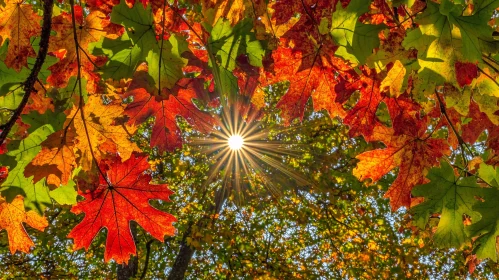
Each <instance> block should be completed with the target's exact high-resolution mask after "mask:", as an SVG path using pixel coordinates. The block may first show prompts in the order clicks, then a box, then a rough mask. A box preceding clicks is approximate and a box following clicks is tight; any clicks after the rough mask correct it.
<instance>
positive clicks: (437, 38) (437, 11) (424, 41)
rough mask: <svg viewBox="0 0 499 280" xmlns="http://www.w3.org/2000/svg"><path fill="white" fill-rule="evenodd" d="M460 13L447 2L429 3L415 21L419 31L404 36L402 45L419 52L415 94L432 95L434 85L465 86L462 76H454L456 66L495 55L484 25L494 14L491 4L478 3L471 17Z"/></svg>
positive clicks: (491, 2)
mask: <svg viewBox="0 0 499 280" xmlns="http://www.w3.org/2000/svg"><path fill="white" fill-rule="evenodd" d="M461 10H462V8H461V6H460V5H456V4H454V3H451V2H450V1H446V2H445V3H442V4H440V5H439V4H436V3H434V2H431V1H430V2H428V3H427V7H426V9H425V11H424V12H423V13H422V14H421V15H420V16H418V18H417V23H418V24H419V28H418V29H415V30H412V31H410V32H408V33H407V37H406V39H405V40H404V43H403V45H404V46H405V47H406V48H408V49H409V48H415V49H417V50H418V63H419V65H420V67H421V68H420V70H419V71H418V79H419V80H420V81H419V82H418V83H417V88H416V91H420V92H428V93H430V94H432V93H433V92H434V89H435V86H436V85H442V84H443V83H450V84H452V85H455V86H456V87H457V86H459V83H461V84H466V83H463V78H462V75H463V74H461V73H460V74H458V76H460V77H459V78H457V77H456V70H460V64H459V63H477V62H481V61H482V53H483V52H495V51H496V50H497V48H498V47H499V43H498V42H497V41H496V40H494V39H493V38H492V28H491V27H490V26H488V23H487V22H488V21H489V19H490V17H491V16H492V13H493V11H494V4H493V1H481V2H480V3H478V4H477V5H476V6H475V8H474V11H473V14H472V15H462V13H461ZM456 64H457V65H456Z"/></svg>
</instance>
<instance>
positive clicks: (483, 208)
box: [467, 164, 499, 262]
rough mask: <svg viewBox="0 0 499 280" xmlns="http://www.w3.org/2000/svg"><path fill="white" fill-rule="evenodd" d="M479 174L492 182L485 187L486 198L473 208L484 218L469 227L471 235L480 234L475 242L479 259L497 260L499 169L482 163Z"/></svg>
mask: <svg viewBox="0 0 499 280" xmlns="http://www.w3.org/2000/svg"><path fill="white" fill-rule="evenodd" d="M478 176H480V178H481V179H483V180H484V181H485V182H487V183H488V184H490V185H491V186H492V187H491V188H484V189H483V190H482V192H483V194H482V195H481V197H482V198H483V199H484V200H485V201H483V202H479V203H477V204H475V205H474V207H473V210H474V211H477V212H479V213H480V215H481V216H482V218H481V219H480V220H479V221H478V222H475V223H473V224H472V225H470V226H469V227H468V228H467V231H468V233H469V234H470V235H471V236H478V238H477V239H476V240H475V242H474V244H473V247H474V248H473V252H474V253H475V254H476V255H477V257H478V258H479V259H486V258H490V259H491V260H493V261H495V262H497V249H496V248H497V247H496V243H497V241H496V240H497V236H499V203H498V201H499V187H498V182H499V169H497V168H494V167H492V166H489V165H485V164H481V165H480V168H479V170H478Z"/></svg>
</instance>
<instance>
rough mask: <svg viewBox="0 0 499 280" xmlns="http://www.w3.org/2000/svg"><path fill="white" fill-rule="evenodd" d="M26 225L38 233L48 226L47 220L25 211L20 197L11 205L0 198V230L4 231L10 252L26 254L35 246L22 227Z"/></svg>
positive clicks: (32, 212)
mask: <svg viewBox="0 0 499 280" xmlns="http://www.w3.org/2000/svg"><path fill="white" fill-rule="evenodd" d="M23 223H26V224H27V225H29V226H30V227H32V228H34V229H37V230H39V231H44V230H45V228H46V227H47V226H48V222H47V219H46V218H45V217H43V216H39V215H38V214H37V213H36V212H34V211H27V212H26V211H25V210H24V202H23V197H22V196H16V197H15V198H14V200H13V201H12V202H11V203H7V201H6V200H5V199H4V198H2V197H0V230H2V229H5V230H6V231H7V235H8V237H9V248H10V252H11V253H12V254H14V253H15V252H16V251H21V252H25V253H28V252H29V250H30V248H31V247H33V246H34V245H35V244H34V243H33V240H31V238H30V237H29V235H28V234H27V233H26V229H25V228H24V226H23Z"/></svg>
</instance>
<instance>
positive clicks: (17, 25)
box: [0, 0, 42, 71]
mask: <svg viewBox="0 0 499 280" xmlns="http://www.w3.org/2000/svg"><path fill="white" fill-rule="evenodd" d="M24 2H25V1H24V0H7V1H5V2H2V3H5V5H4V6H1V5H0V36H1V37H2V40H1V41H0V45H1V44H4V43H5V40H7V39H9V48H8V50H7V57H6V58H5V60H4V62H5V64H6V65H7V66H8V67H11V68H14V69H15V70H17V71H20V70H21V67H23V66H24V67H28V61H27V59H28V57H35V56H36V54H35V50H34V49H33V46H32V44H31V41H30V40H31V37H33V36H38V35H39V33H40V31H41V27H40V20H41V19H42V17H41V16H39V15H38V14H37V13H36V12H35V11H34V10H33V7H32V6H31V5H26V4H24Z"/></svg>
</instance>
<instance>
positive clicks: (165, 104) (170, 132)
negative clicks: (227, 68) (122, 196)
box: [125, 71, 218, 152]
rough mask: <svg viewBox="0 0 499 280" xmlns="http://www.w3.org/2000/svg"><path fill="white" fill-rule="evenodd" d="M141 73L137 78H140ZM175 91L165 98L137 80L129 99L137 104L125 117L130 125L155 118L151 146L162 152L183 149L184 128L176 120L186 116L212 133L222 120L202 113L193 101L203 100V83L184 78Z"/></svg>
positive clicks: (126, 111) (126, 110) (126, 112)
mask: <svg viewBox="0 0 499 280" xmlns="http://www.w3.org/2000/svg"><path fill="white" fill-rule="evenodd" d="M140 72H141V71H139V72H138V73H137V75H136V77H139V75H140ZM179 83H180V84H182V85H180V84H177V85H176V87H175V88H174V89H173V90H174V91H173V92H174V93H173V94H170V95H169V96H168V99H163V98H161V97H159V96H154V95H151V94H149V93H148V91H147V87H144V86H143V83H141V82H140V80H138V79H135V80H134V82H132V84H131V85H130V88H129V91H128V93H127V94H126V96H127V97H128V96H133V102H132V103H130V104H128V105H127V107H126V109H125V114H126V115H127V116H129V117H130V119H129V121H128V122H129V123H130V124H140V123H143V122H145V121H146V120H147V119H148V118H149V117H154V118H155V120H154V124H153V127H152V134H151V141H150V144H151V147H158V149H159V150H160V151H161V152H165V151H173V150H174V149H175V148H180V147H181V146H182V137H181V131H180V128H179V127H178V125H177V121H176V117H177V116H182V117H183V118H185V119H186V120H187V122H188V123H189V124H191V125H192V126H193V127H194V128H195V129H197V130H199V131H200V132H202V133H209V132H210V131H212V130H213V128H214V126H216V125H218V121H217V120H216V119H214V118H213V117H212V116H211V115H210V114H208V113H205V112H202V111H200V110H199V109H198V108H197V107H196V106H195V105H194V104H193V103H192V99H195V98H199V97H202V93H203V92H204V91H205V89H204V85H203V80H201V79H183V80H181V82H179Z"/></svg>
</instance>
